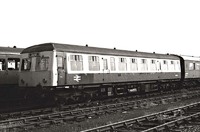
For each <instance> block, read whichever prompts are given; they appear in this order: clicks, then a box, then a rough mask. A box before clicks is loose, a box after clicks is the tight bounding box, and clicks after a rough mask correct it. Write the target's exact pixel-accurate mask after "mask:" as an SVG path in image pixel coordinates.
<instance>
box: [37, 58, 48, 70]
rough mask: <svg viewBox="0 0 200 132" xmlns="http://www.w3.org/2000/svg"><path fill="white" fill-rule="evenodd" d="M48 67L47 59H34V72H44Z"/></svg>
mask: <svg viewBox="0 0 200 132" xmlns="http://www.w3.org/2000/svg"><path fill="white" fill-rule="evenodd" d="M48 67H49V57H36V67H35V70H36V71H45V70H48Z"/></svg>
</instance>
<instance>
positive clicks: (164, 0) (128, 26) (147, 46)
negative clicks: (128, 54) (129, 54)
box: [0, 0, 200, 56]
mask: <svg viewBox="0 0 200 132" xmlns="http://www.w3.org/2000/svg"><path fill="white" fill-rule="evenodd" d="M199 7H200V1H199V0H0V46H5V47H13V46H17V47H20V48H26V47H29V46H32V45H35V44H40V43H47V42H55V43H64V44H75V45H84V46H85V45H86V44H88V45H89V46H92V47H103V48H114V47H115V48H116V49H123V50H133V51H134V50H138V51H143V52H156V53H163V54H165V53H173V54H178V55H180V54H181V55H193V56H200V8H199Z"/></svg>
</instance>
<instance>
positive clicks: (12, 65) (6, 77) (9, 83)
mask: <svg viewBox="0 0 200 132" xmlns="http://www.w3.org/2000/svg"><path fill="white" fill-rule="evenodd" d="M22 50H23V49H22V48H10V47H0V88H10V87H11V88H12V87H13V86H14V87H16V86H18V79H19V67H20V53H21V51H22Z"/></svg>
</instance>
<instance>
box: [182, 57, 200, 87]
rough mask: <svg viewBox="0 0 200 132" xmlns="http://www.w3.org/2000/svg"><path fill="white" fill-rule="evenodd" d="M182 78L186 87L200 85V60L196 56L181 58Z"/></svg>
mask: <svg viewBox="0 0 200 132" xmlns="http://www.w3.org/2000/svg"><path fill="white" fill-rule="evenodd" d="M181 58H182V59H181V60H182V67H183V68H184V69H183V70H182V77H183V79H184V85H186V86H188V85H189V86H190V85H198V84H199V83H200V58H199V57H194V56H184V55H182V56H181Z"/></svg>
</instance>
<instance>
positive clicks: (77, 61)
mask: <svg viewBox="0 0 200 132" xmlns="http://www.w3.org/2000/svg"><path fill="white" fill-rule="evenodd" d="M70 64H71V70H72V71H83V57H82V55H70Z"/></svg>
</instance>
